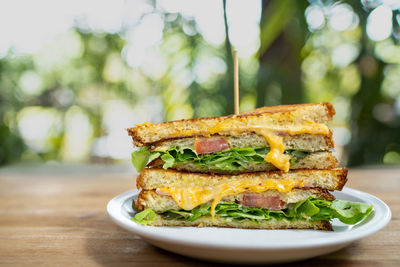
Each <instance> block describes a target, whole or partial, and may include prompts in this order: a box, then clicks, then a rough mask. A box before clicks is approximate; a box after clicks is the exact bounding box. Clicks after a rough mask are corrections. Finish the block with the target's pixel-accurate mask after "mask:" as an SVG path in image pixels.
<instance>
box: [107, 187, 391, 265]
mask: <svg viewBox="0 0 400 267" xmlns="http://www.w3.org/2000/svg"><path fill="white" fill-rule="evenodd" d="M137 194H138V191H137V190H133V191H130V192H126V193H123V194H121V195H119V196H117V197H115V198H113V199H112V200H111V201H110V202H109V203H108V205H107V212H108V214H109V215H110V217H111V219H112V220H113V221H114V222H115V223H116V224H118V225H119V226H121V227H122V228H124V229H126V230H128V231H130V232H133V233H135V234H137V235H139V236H141V237H142V238H143V239H144V240H146V241H148V242H149V243H151V244H153V245H154V246H157V247H160V248H163V249H165V250H169V251H172V252H175V253H178V254H182V255H185V256H189V257H193V258H198V259H203V260H210V261H218V262H231V263H278V262H291V261H297V260H303V259H307V258H312V257H316V256H320V255H323V254H327V253H330V252H333V251H336V250H338V249H341V248H343V247H345V246H347V245H349V244H350V243H351V242H354V241H356V240H358V239H361V238H363V237H366V236H368V235H371V234H373V233H375V232H377V231H379V230H381V229H382V228H383V227H385V226H386V225H387V224H388V222H389V221H390V218H391V212H390V209H389V207H388V206H387V205H386V204H385V203H384V202H383V201H381V200H380V199H378V198H376V197H374V196H372V195H370V194H367V193H364V192H361V191H358V190H354V189H350V188H344V189H343V191H341V192H334V195H335V196H336V198H337V199H342V200H349V201H357V202H365V203H369V204H372V205H373V206H374V212H372V213H371V214H370V215H369V216H368V217H367V218H365V219H364V220H363V221H362V222H360V223H359V224H357V225H354V226H348V225H345V224H342V223H341V222H340V221H338V220H336V219H335V220H334V221H333V229H334V231H333V232H326V231H315V230H251V229H230V228H215V227H209V228H197V227H150V226H143V225H139V224H137V223H135V222H133V221H132V220H131V218H132V217H133V216H134V214H135V212H134V211H133V209H132V199H136V197H137Z"/></svg>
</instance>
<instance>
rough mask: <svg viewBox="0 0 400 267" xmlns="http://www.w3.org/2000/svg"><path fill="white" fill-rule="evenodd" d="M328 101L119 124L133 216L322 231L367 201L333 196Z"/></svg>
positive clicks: (364, 210) (155, 222)
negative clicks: (129, 141) (132, 178)
mask: <svg viewBox="0 0 400 267" xmlns="http://www.w3.org/2000/svg"><path fill="white" fill-rule="evenodd" d="M334 114H335V110H334V108H333V106H332V105H331V104H329V103H321V104H302V105H288V106H275V107H263V108H260V109H256V110H254V111H251V112H247V113H241V114H239V115H233V116H226V117H214V118H198V119H190V120H180V121H172V122H165V123H160V124H150V123H145V124H142V125H137V126H136V127H134V128H131V129H128V133H129V135H131V136H132V138H133V143H134V144H135V145H136V146H139V147H140V150H138V151H136V152H134V153H132V163H133V164H134V166H135V167H136V169H137V170H138V171H139V172H140V175H139V177H138V178H137V187H138V188H139V189H141V191H140V193H139V195H138V198H137V200H136V202H134V203H133V208H134V209H135V210H137V212H138V213H137V214H136V215H135V216H134V217H133V220H134V221H135V222H137V223H140V224H147V225H150V226H216V227H234V228H257V229H288V228H290V229H316V230H332V227H331V223H330V222H331V220H332V219H334V218H337V219H339V220H340V221H342V222H343V223H346V224H355V223H357V222H359V221H361V220H362V219H363V218H365V217H366V216H367V215H368V214H369V213H370V212H371V211H372V206H370V205H368V204H365V203H355V202H348V201H342V200H335V197H334V196H333V195H332V194H331V193H329V191H333V190H341V189H342V188H343V186H344V184H345V183H346V181H347V170H346V169H345V168H337V165H338V162H337V160H336V159H335V158H334V156H333V155H332V149H333V148H334V143H333V141H332V132H331V131H330V130H329V128H328V127H327V126H326V124H325V123H326V122H328V121H330V120H331V119H332V117H333V115H334Z"/></svg>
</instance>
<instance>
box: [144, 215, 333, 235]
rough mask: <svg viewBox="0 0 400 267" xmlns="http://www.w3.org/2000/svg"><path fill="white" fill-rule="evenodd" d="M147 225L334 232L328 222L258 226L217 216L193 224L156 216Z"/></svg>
mask: <svg viewBox="0 0 400 267" xmlns="http://www.w3.org/2000/svg"><path fill="white" fill-rule="evenodd" d="M147 225H149V226H184V227H189V226H194V227H212V226H215V227H223V228H242V229H270V230H273V229H314V230H323V231H332V225H331V224H330V223H329V222H328V221H315V222H308V221H301V220H295V221H287V220H281V221H276V220H268V221H261V222H259V223H257V224H255V223H253V222H250V221H247V220H245V221H235V220H233V221H227V220H224V219H223V218H221V217H218V216H216V217H215V220H214V221H213V220H211V217H210V216H204V217H200V218H198V219H197V220H195V221H193V222H189V221H183V220H169V219H163V218H162V216H160V215H156V217H155V218H154V220H153V221H152V222H150V223H148V224H147Z"/></svg>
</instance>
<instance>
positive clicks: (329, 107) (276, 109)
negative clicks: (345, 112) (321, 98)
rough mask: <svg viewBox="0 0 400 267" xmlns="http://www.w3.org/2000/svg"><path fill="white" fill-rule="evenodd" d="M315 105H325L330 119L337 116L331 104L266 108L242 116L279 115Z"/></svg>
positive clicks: (244, 113)
mask: <svg viewBox="0 0 400 267" xmlns="http://www.w3.org/2000/svg"><path fill="white" fill-rule="evenodd" d="M314 105H323V106H325V107H326V109H327V111H328V117H330V118H332V117H333V116H334V115H335V114H336V111H335V108H334V107H333V105H332V104H331V103H328V102H324V103H311V104H296V105H279V106H266V107H261V108H257V109H255V110H251V111H247V112H242V113H240V115H255V114H260V113H277V112H289V111H293V110H296V109H298V108H299V107H309V106H314Z"/></svg>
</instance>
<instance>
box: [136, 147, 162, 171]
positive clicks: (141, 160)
mask: <svg viewBox="0 0 400 267" xmlns="http://www.w3.org/2000/svg"><path fill="white" fill-rule="evenodd" d="M150 155H151V152H150V151H149V148H148V147H147V146H143V147H141V148H140V150H138V151H135V152H133V153H132V154H131V156H132V158H131V160H132V164H133V166H135V168H136V170H137V171H138V172H140V171H141V170H142V169H143V168H144V167H146V165H147V163H148V162H149V158H150ZM158 156H159V155H158Z"/></svg>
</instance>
